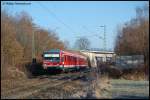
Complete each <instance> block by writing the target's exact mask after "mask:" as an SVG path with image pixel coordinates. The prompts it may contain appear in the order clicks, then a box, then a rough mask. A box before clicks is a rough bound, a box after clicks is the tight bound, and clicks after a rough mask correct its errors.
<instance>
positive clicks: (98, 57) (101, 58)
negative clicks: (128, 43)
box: [80, 50, 116, 66]
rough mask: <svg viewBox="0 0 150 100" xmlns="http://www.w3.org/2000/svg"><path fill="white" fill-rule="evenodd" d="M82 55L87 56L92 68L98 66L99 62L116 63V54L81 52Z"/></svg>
mask: <svg viewBox="0 0 150 100" xmlns="http://www.w3.org/2000/svg"><path fill="white" fill-rule="evenodd" d="M80 52H81V53H83V54H85V55H87V56H88V57H89V59H90V61H91V64H92V66H97V63H98V62H114V61H115V56H116V54H115V53H114V52H110V51H88V50H81V51H80Z"/></svg>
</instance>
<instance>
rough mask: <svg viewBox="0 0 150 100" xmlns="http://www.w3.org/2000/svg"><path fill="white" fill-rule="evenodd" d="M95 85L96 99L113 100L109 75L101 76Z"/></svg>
mask: <svg viewBox="0 0 150 100" xmlns="http://www.w3.org/2000/svg"><path fill="white" fill-rule="evenodd" d="M93 84H94V85H95V91H94V92H95V96H96V98H111V97H110V88H111V84H110V79H109V77H108V75H107V74H104V75H101V76H100V77H99V78H98V80H97V81H96V83H93Z"/></svg>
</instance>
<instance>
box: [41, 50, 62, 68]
mask: <svg viewBox="0 0 150 100" xmlns="http://www.w3.org/2000/svg"><path fill="white" fill-rule="evenodd" d="M43 68H44V69H45V70H63V65H62V59H61V51H60V50H49V51H45V52H44V53H43Z"/></svg>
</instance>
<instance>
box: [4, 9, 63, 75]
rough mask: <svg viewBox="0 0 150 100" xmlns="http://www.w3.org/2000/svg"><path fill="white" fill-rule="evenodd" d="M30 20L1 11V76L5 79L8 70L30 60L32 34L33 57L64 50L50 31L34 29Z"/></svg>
mask: <svg viewBox="0 0 150 100" xmlns="http://www.w3.org/2000/svg"><path fill="white" fill-rule="evenodd" d="M35 27H36V25H35V24H34V23H33V22H32V18H31V17H30V16H29V15H28V14H27V13H26V12H21V13H20V14H17V15H15V16H12V15H9V14H8V13H7V12H6V11H5V10H2V11H1V72H2V73H1V75H2V78H4V77H6V76H7V74H9V75H11V74H10V73H9V69H11V68H17V67H19V68H20V69H21V65H20V64H21V63H23V62H24V61H28V62H31V60H32V33H33V32H34V34H35V56H36V58H37V59H40V57H41V54H42V52H43V51H45V50H48V49H51V48H54V49H55V48H58V49H65V47H66V46H65V45H64V42H62V41H60V40H59V37H58V36H57V34H56V33H55V32H53V31H51V30H46V29H42V28H38V29H37V28H35Z"/></svg>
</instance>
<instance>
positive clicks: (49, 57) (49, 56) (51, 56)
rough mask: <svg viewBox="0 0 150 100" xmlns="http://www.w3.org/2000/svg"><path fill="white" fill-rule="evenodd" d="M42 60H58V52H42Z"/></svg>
mask: <svg viewBox="0 0 150 100" xmlns="http://www.w3.org/2000/svg"><path fill="white" fill-rule="evenodd" d="M44 60H49V61H51V62H59V61H60V57H59V54H44Z"/></svg>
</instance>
